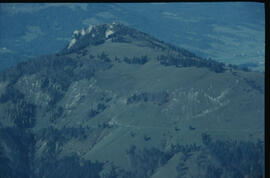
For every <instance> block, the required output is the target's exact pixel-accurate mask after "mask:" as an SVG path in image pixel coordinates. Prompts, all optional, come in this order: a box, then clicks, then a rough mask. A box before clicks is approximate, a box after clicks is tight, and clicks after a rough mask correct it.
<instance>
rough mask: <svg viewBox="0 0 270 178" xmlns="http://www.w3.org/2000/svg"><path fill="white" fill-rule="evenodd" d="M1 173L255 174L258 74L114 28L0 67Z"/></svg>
mask: <svg viewBox="0 0 270 178" xmlns="http://www.w3.org/2000/svg"><path fill="white" fill-rule="evenodd" d="M0 133H1V134H0V139H1V142H0V159H1V161H0V163H1V165H0V177H21V178H22V177H95V178H96V177H104V178H105V177H138V178H139V177H140V178H141V177H152V178H158V177H192V176H193V177H263V176H264V141H263V139H264V74H263V73H261V72H253V71H246V70H242V69H238V68H237V66H235V65H225V64H223V63H220V62H216V61H214V60H211V59H204V58H201V57H198V56H197V55H195V54H193V53H191V52H189V51H187V50H185V49H183V48H178V47H176V46H173V45H171V44H167V43H165V42H163V41H161V40H158V39H156V38H154V37H152V36H151V35H149V34H146V33H143V32H141V31H138V30H136V29H133V28H130V27H128V26H125V25H123V24H119V23H112V24H103V25H97V26H89V27H88V28H83V29H82V30H76V31H74V33H73V37H72V39H71V41H70V42H69V43H68V44H67V45H66V46H65V47H64V49H62V50H61V51H59V52H58V53H55V54H51V55H44V56H40V57H37V58H34V59H31V60H27V61H25V62H21V63H19V64H18V65H16V66H14V67H12V68H9V69H7V70H5V71H3V72H1V73H0Z"/></svg>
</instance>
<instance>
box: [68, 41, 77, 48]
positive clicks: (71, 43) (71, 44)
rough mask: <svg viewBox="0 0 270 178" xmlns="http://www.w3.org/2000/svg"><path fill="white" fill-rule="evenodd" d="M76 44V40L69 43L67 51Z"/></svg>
mask: <svg viewBox="0 0 270 178" xmlns="http://www.w3.org/2000/svg"><path fill="white" fill-rule="evenodd" d="M75 43H76V39H75V38H73V39H72V40H71V41H70V43H69V44H68V49H70V48H71V47H72V46H73V45H74V44H75Z"/></svg>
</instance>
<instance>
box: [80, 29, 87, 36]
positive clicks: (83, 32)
mask: <svg viewBox="0 0 270 178" xmlns="http://www.w3.org/2000/svg"><path fill="white" fill-rule="evenodd" d="M85 34H86V32H85V30H84V28H83V29H82V31H81V35H82V36H84V35H85Z"/></svg>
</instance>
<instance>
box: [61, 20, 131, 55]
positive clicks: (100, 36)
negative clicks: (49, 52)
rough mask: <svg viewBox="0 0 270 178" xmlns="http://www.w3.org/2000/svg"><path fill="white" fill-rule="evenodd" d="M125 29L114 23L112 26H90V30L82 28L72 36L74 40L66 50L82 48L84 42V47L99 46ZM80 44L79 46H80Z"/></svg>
mask: <svg viewBox="0 0 270 178" xmlns="http://www.w3.org/2000/svg"><path fill="white" fill-rule="evenodd" d="M123 28H127V27H124V25H122V24H120V23H116V22H113V23H111V24H101V25H89V27H88V28H82V29H81V30H75V31H74V32H73V35H72V39H71V40H70V42H69V44H68V45H67V47H66V48H65V49H66V50H72V49H77V48H78V47H79V46H80V47H82V44H80V43H82V41H85V42H83V44H84V45H87V44H88V45H89V44H92V45H97V44H101V43H102V42H105V41H106V40H108V39H109V38H110V37H111V35H112V34H114V33H115V32H116V31H119V30H121V29H123ZM87 42H88V43H87ZM78 44H79V45H78Z"/></svg>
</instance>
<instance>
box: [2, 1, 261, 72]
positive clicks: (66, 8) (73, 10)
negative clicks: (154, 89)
mask: <svg viewBox="0 0 270 178" xmlns="http://www.w3.org/2000/svg"><path fill="white" fill-rule="evenodd" d="M0 19H1V20H0V27H1V33H0V39H1V40H0V71H2V70H4V69H5V68H7V67H9V66H13V65H15V64H17V63H18V62H21V61H22V60H28V58H32V57H36V56H40V55H45V54H52V53H56V52H58V51H59V50H61V49H62V48H63V47H64V46H65V45H66V44H67V43H68V41H70V40H71V34H72V32H73V31H74V30H75V29H77V28H82V27H84V26H88V25H89V24H95V25H97V24H104V23H112V22H113V21H117V22H121V23H123V24H125V25H128V26H130V27H133V28H136V29H139V30H141V31H143V32H146V33H149V34H151V35H153V36H154V37H156V38H158V39H160V40H163V41H165V42H169V43H171V44H173V45H176V46H180V47H183V48H185V49H187V50H189V51H191V52H194V53H196V54H197V55H199V56H201V57H205V58H213V59H215V60H217V61H219V62H224V63H226V64H235V65H239V64H240V65H241V64H245V63H256V64H257V65H249V66H247V67H248V68H250V69H252V70H260V71H264V68H265V67H264V66H265V63H264V61H265V51H264V49H265V13H264V4H263V3H259V2H221V3H219V2H218V3H215V2H209V3H207V2H203V3H187V2H184V3H178V2H175V3H173V2H170V3H1V4H0ZM66 19H69V20H66Z"/></svg>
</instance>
